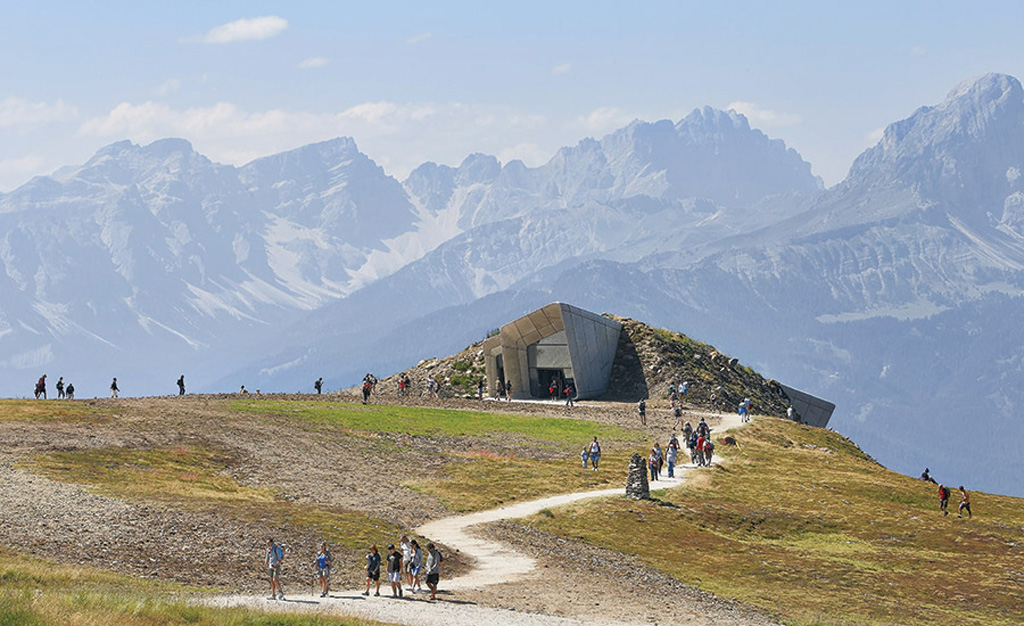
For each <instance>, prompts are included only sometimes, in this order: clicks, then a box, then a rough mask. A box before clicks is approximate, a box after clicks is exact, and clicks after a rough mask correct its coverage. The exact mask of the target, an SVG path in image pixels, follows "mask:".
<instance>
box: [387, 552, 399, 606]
mask: <svg viewBox="0 0 1024 626" xmlns="http://www.w3.org/2000/svg"><path fill="white" fill-rule="evenodd" d="M388 582H389V583H391V597H392V598H401V597H402V553H401V552H399V551H398V550H395V544H393V543H389V544H388Z"/></svg>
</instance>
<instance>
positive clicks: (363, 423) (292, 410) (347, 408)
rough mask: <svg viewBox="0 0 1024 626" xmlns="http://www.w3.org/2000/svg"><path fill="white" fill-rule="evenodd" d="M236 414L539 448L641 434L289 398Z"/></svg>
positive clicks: (559, 421) (243, 404) (244, 407)
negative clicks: (522, 442) (508, 439)
mask: <svg viewBox="0 0 1024 626" xmlns="http://www.w3.org/2000/svg"><path fill="white" fill-rule="evenodd" d="M231 408H232V409H233V410H236V411H242V412H248V413H256V414H265V415H279V416H284V417H287V418H289V419H292V420H301V421H303V422H307V423H311V424H324V425H331V426H337V427H340V428H344V429H348V430H352V431H361V432H376V431H380V432H388V433H400V434H406V435H412V436H423V437H437V436H447V437H478V438H479V437H486V436H489V435H500V434H511V435H518V436H521V437H524V438H526V439H529V440H531V441H532V442H535V443H539V444H550V445H557V446H576V445H577V444H579V445H582V442H586V441H589V440H590V439H591V438H593V437H595V436H596V437H598V438H600V439H607V440H614V441H633V442H635V441H640V440H641V437H642V435H640V434H638V433H636V432H634V431H629V430H626V429H623V428H619V427H617V426H609V425H604V424H595V423H593V422H587V421H584V420H577V419H569V418H564V419H563V418H557V417H536V416H530V415H509V414H503V413H485V412H482V411H456V410H451V409H434V408H423V407H411V406H390V405H384V404H369V405H362V404H345V403H327V402H302V401H285V400H266V401H258V400H237V401H235V402H234V403H233V404H232V406H231Z"/></svg>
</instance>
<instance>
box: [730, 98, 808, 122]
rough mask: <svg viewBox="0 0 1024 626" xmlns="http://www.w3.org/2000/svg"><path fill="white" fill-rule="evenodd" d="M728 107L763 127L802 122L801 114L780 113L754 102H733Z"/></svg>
mask: <svg viewBox="0 0 1024 626" xmlns="http://www.w3.org/2000/svg"><path fill="white" fill-rule="evenodd" d="M725 108H726V109H732V110H733V111H735V112H737V113H739V114H741V115H744V116H746V118H747V119H748V120H749V121H750V122H751V125H753V126H756V127H761V128H784V127H787V126H796V125H798V124H799V123H800V116H799V115H797V114H795V113H779V112H778V111H773V110H771V109H762V108H761V107H760V106H758V105H757V104H756V103H754V102H739V101H737V102H732V103H730V104H729V106H727V107H725Z"/></svg>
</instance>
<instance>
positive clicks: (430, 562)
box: [427, 543, 444, 600]
mask: <svg viewBox="0 0 1024 626" xmlns="http://www.w3.org/2000/svg"><path fill="white" fill-rule="evenodd" d="M443 560H444V558H443V557H442V556H441V553H440V552H439V551H438V549H437V547H436V546H434V544H433V543H428V544H427V587H429V588H430V599H431V600H434V599H436V596H437V583H438V582H439V581H440V580H441V561H443Z"/></svg>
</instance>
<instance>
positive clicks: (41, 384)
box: [36, 374, 46, 400]
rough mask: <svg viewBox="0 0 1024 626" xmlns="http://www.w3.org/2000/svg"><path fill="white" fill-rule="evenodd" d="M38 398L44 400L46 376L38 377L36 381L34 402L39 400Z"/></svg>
mask: <svg viewBox="0 0 1024 626" xmlns="http://www.w3.org/2000/svg"><path fill="white" fill-rule="evenodd" d="M39 396H43V400H45V399H46V374H43V375H42V376H40V377H39V380H37V381H36V400H38V399H39Z"/></svg>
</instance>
